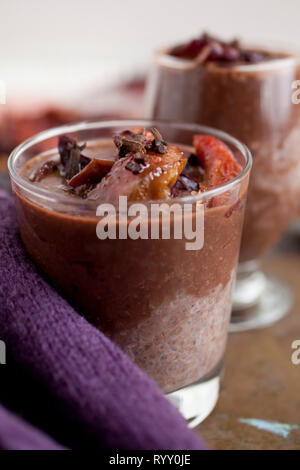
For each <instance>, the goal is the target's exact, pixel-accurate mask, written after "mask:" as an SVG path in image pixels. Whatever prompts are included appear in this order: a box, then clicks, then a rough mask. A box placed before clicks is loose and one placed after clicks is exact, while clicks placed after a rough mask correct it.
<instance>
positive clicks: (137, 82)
mask: <svg viewBox="0 0 300 470" xmlns="http://www.w3.org/2000/svg"><path fill="white" fill-rule="evenodd" d="M144 89H145V78H144V77H141V78H133V79H131V80H128V81H125V82H123V83H120V84H119V85H114V86H111V87H105V88H101V89H99V90H94V91H93V92H91V93H88V94H83V95H82V96H81V97H80V98H79V99H77V100H75V102H72V105H70V104H69V103H68V104H66V103H67V102H66V103H64V104H62V105H57V104H56V103H55V104H54V103H47V102H46V101H43V102H41V100H40V99H39V100H37V99H35V97H33V98H32V99H30V98H28V97H24V98H22V99H21V100H20V99H18V100H12V101H11V102H10V104H7V105H6V106H5V107H2V108H1V115H0V155H1V154H2V155H3V154H4V155H7V154H9V153H10V152H11V150H12V149H13V148H14V147H16V146H17V145H18V144H19V143H21V142H22V141H23V140H25V139H27V138H28V137H31V136H32V135H34V134H36V133H37V132H40V131H43V130H45V129H48V128H50V127H55V126H59V125H63V124H67V123H71V122H75V121H82V120H86V119H89V120H93V119H97V120H98V119H115V118H125V117H127V118H137V117H143V114H144V109H143V104H144V103H143V102H144Z"/></svg>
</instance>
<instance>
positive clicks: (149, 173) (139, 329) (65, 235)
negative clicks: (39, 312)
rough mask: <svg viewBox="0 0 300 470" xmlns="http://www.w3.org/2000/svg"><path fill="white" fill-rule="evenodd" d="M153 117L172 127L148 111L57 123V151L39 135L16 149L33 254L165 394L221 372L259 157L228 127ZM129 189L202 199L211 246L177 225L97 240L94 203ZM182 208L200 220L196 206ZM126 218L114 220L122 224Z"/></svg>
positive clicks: (137, 194)
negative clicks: (178, 232)
mask: <svg viewBox="0 0 300 470" xmlns="http://www.w3.org/2000/svg"><path fill="white" fill-rule="evenodd" d="M136 125H137V126H142V127H141V128H140V127H139V128H138V129H137V128H136ZM155 125H156V126H157V127H158V128H159V131H160V132H161V133H162V134H163V137H164V138H162V137H161V135H160V133H159V132H158V131H157V129H155V128H152V127H151V123H150V126H149V125H148V123H147V122H146V123H143V122H142V123H137V124H133V123H132V122H127V123H126V122H125V123H122V122H120V123H116V124H109V123H108V124H105V123H104V124H103V123H95V124H94V125H92V124H90V129H88V130H86V129H84V126H85V125H84V124H82V129H81V128H80V125H78V127H77V128H76V129H75V130H74V128H73V127H72V126H68V127H65V128H63V129H62V130H60V128H57V129H56V130H53V131H48V133H50V135H49V137H51V138H50V139H49V142H51V143H53V136H54V135H56V137H57V138H58V137H59V146H58V149H59V150H58V151H57V149H56V148H53V145H52V147H49V151H48V152H44V153H43V154H39V155H37V154H35V151H34V139H33V143H32V145H31V144H26V143H25V144H24V148H23V149H22V147H21V148H19V149H17V150H16V151H15V153H13V154H12V156H11V158H10V173H11V179H12V186H13V190H14V192H15V195H16V203H17V210H18V218H19V226H20V232H21V236H22V240H23V242H24V245H25V247H26V249H27V251H28V253H29V254H30V256H31V258H32V259H33V260H34V262H35V263H36V264H37V265H38V267H39V268H40V269H41V270H42V272H43V273H44V274H45V275H46V276H47V278H48V279H49V280H50V281H51V282H52V283H53V285H54V286H55V287H56V288H57V289H58V290H59V291H60V292H61V293H62V294H63V295H64V296H65V297H66V298H67V299H68V300H69V301H70V302H71V303H72V304H73V305H74V306H75V307H76V308H77V309H78V311H79V312H80V313H82V314H83V315H84V316H86V318H87V319H88V320H89V321H90V322H92V323H93V324H94V325H95V326H96V327H97V328H99V329H101V330H102V331H103V332H104V333H105V334H106V335H107V336H109V337H110V338H111V339H112V340H113V341H115V342H116V343H118V344H119V346H120V347H121V348H122V349H123V350H124V351H125V352H126V353H127V354H128V355H129V356H130V357H131V358H132V359H133V360H134V361H135V362H136V363H137V364H138V365H139V366H140V367H141V368H142V369H143V370H145V371H146V372H147V373H148V374H149V375H150V376H151V377H152V378H153V379H154V380H155V381H156V382H157V383H158V385H159V386H160V387H161V388H162V390H163V391H164V392H166V393H168V392H173V391H175V390H178V389H180V388H182V387H185V386H186V385H189V384H192V383H194V382H196V381H198V380H200V379H202V378H204V377H206V376H208V375H209V374H212V373H213V371H214V370H215V369H216V368H217V367H218V366H219V364H220V362H221V360H222V357H223V354H224V350H225V346H226V339H227V329H228V323H229V319H230V311H231V295H232V287H233V282H234V279H235V272H236V266H237V258H238V252H239V246H240V238H241V230H242V223H243V213H244V207H245V199H246V192H247V185H248V177H249V171H250V166H251V162H250V160H251V157H250V155H249V154H248V153H247V150H246V149H245V148H244V147H243V145H242V144H239V143H238V142H237V141H235V140H234V139H232V138H230V137H229V136H227V135H226V134H223V133H218V132H216V131H215V133H214V132H211V131H210V130H209V129H208V128H201V127H199V126H190V128H189V127H186V128H185V129H184V130H182V128H181V127H180V126H179V125H174V126H173V127H172V126H169V125H167V124H160V123H156V124H155ZM125 126H126V127H125ZM144 126H147V127H149V130H147V131H146V130H144ZM122 128H123V129H124V128H125V129H127V128H129V129H130V130H126V131H125V132H122ZM65 133H67V134H68V135H67V136H66V135H63V134H65ZM112 135H114V136H115V137H114V142H115V144H113V142H112V139H111V137H112ZM99 136H100V137H99ZM178 136H180V139H181V140H178V138H177V137H178ZM75 138H76V139H77V141H76V140H75ZM219 138H221V139H222V140H223V142H222V141H220V140H219ZM46 139H47V133H45V140H46ZM171 139H172V140H171ZM166 140H167V141H168V143H167V142H166ZM77 142H80V144H78V143H77ZM81 142H86V145H85V146H84V145H82V144H81ZM120 195H122V196H127V197H128V201H129V202H128V204H129V207H130V205H131V204H133V203H136V202H139V203H143V204H144V205H145V206H146V207H148V208H151V207H152V206H153V204H154V202H164V203H167V204H171V203H174V202H176V203H178V204H179V206H180V207H183V205H184V204H185V203H186V202H187V201H189V202H192V203H197V204H201V205H203V207H204V210H203V213H204V237H205V241H204V246H203V248H202V249H199V250H187V249H186V240H185V239H184V238H182V239H175V237H174V236H173V235H172V234H173V231H172V230H171V237H170V239H162V237H160V238H159V239H151V238H149V239H141V238H138V239H130V238H127V239H120V238H119V237H118V236H117V237H116V239H109V238H107V239H101V240H100V239H99V238H98V237H97V235H96V229H97V224H98V222H99V218H98V217H96V209H97V207H98V206H99V204H101V203H106V204H107V203H112V204H113V205H115V206H116V203H117V196H120ZM195 207H196V206H195ZM149 214H150V212H149ZM184 217H191V218H192V220H193V222H195V217H196V215H195V211H194V210H193V211H192V212H191V213H190V214H189V215H184ZM150 219H151V216H149V219H148V223H149V224H150V223H151V222H152V221H151V220H150ZM175 221H176V216H175V215H174V216H173V217H171V225H172V224H173V225H174V223H175ZM123 223H124V222H123V221H122V220H117V221H116V228H117V233H120V230H121V225H122V224H123ZM126 223H127V224H128V223H129V222H128V221H127V222H126ZM161 223H162V222H161V220H160V224H161ZM99 360H100V358H99Z"/></svg>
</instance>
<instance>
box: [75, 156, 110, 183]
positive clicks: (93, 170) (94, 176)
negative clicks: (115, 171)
mask: <svg viewBox="0 0 300 470" xmlns="http://www.w3.org/2000/svg"><path fill="white" fill-rule="evenodd" d="M113 164H114V161H112V160H100V159H98V158H93V159H92V160H91V161H90V163H88V165H86V166H85V167H84V168H83V169H82V170H81V171H80V173H77V174H76V175H75V176H73V178H72V179H71V180H70V181H69V185H70V186H72V188H77V187H78V186H82V185H92V184H98V183H100V181H101V180H102V178H103V177H104V176H105V175H107V173H108V172H109V171H110V170H111V169H112V166H113Z"/></svg>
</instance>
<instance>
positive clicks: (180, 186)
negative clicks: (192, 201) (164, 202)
mask: <svg viewBox="0 0 300 470" xmlns="http://www.w3.org/2000/svg"><path fill="white" fill-rule="evenodd" d="M179 191H189V192H191V191H199V183H198V182H197V181H196V180H195V179H194V178H192V177H191V176H189V175H184V174H181V175H180V176H179V177H178V179H177V181H176V183H175V185H174V186H173V188H172V190H171V193H172V196H177V194H178V192H179Z"/></svg>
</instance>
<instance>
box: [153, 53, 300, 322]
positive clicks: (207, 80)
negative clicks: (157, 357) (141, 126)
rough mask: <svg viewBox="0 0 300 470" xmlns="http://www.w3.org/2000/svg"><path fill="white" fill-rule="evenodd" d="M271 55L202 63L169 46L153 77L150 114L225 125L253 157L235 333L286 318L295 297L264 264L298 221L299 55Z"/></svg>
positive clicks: (158, 57) (157, 60)
mask: <svg viewBox="0 0 300 470" xmlns="http://www.w3.org/2000/svg"><path fill="white" fill-rule="evenodd" d="M260 50H261V49H260ZM270 54H271V56H270V57H269V58H268V60H265V61H262V62H259V63H250V64H249V63H248V64H240V63H237V64H235V63H232V64H231V63H227V64H224V63H223V64H219V63H218V62H207V63H204V64H203V63H201V64H197V63H196V62H194V61H193V60H186V59H182V58H178V57H173V56H171V55H169V51H168V50H167V51H163V52H160V53H158V54H157V55H156V57H155V64H154V67H153V71H152V74H151V75H150V78H149V81H148V91H147V116H149V117H151V118H154V119H156V118H159V119H169V118H172V119H173V120H178V121H186V122H197V123H199V124H205V125H208V126H213V127H216V128H219V129H222V130H224V131H226V132H228V133H230V134H231V135H233V136H234V137H236V138H237V139H240V140H241V141H242V142H244V143H245V144H246V145H247V146H248V148H249V149H250V151H251V153H252V155H253V170H252V173H251V178H250V183H249V193H248V200H247V208H246V213H245V225H244V229H243V237H242V244H241V254H240V264H239V268H238V275H237V282H236V287H235V290H234V296H233V312H232V318H231V331H240V330H247V329H252V328H260V327H265V326H268V325H270V324H272V323H274V322H275V321H278V320H279V319H281V318H282V317H283V316H285V315H286V314H287V313H288V311H289V310H290V307H291V304H292V298H293V296H292V293H291V292H290V289H289V288H288V287H287V286H286V285H285V284H284V282H282V281H279V280H277V279H274V278H270V277H268V276H267V275H266V274H265V273H264V272H263V271H262V270H261V268H260V265H261V259H262V257H263V256H264V255H265V254H266V252H267V251H268V250H270V249H271V248H272V247H273V246H274V244H275V243H276V242H277V241H278V240H279V239H280V237H281V236H282V234H283V233H284V231H285V230H286V228H287V226H288V225H289V223H290V221H291V220H292V218H293V216H294V214H295V209H296V204H297V201H298V198H299V191H300V184H299V181H300V151H299V149H300V105H295V104H293V102H292V93H293V88H292V85H293V83H294V81H295V80H297V79H299V78H300V67H299V60H298V58H297V57H295V56H292V55H288V54H284V53H276V52H275V53H273V55H272V53H270Z"/></svg>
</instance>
